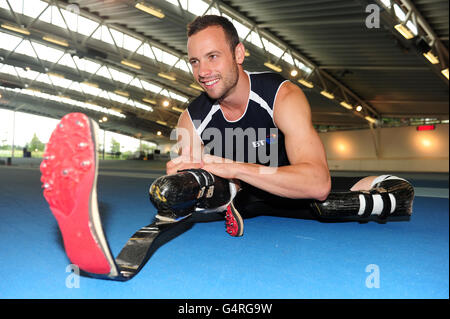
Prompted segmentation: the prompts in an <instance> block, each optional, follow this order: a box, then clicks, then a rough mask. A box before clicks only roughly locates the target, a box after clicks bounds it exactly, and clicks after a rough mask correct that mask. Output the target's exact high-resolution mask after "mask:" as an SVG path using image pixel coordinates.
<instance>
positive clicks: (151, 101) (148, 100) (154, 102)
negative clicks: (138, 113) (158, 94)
mask: <svg viewBox="0 0 450 319" xmlns="http://www.w3.org/2000/svg"><path fill="white" fill-rule="evenodd" d="M142 101H144V102H147V103H150V104H153V105H156V101H155V100H151V99H147V98H143V99H142Z"/></svg>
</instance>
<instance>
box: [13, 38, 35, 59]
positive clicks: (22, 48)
mask: <svg viewBox="0 0 450 319" xmlns="http://www.w3.org/2000/svg"><path fill="white" fill-rule="evenodd" d="M14 52H16V53H20V54H23V55H27V56H31V57H33V58H36V53H35V52H34V50H33V47H32V46H31V43H30V41H28V40H23V41H22V42H21V43H20V44H19V46H18V47H17V48H16V49H15V50H14Z"/></svg>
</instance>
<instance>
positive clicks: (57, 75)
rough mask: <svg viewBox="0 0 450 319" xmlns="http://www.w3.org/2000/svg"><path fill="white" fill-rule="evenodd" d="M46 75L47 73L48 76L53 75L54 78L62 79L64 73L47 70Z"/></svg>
mask: <svg viewBox="0 0 450 319" xmlns="http://www.w3.org/2000/svg"><path fill="white" fill-rule="evenodd" d="M47 75H48V76H53V77H55V78H60V79H64V75H62V74H59V73H53V72H48V73H47Z"/></svg>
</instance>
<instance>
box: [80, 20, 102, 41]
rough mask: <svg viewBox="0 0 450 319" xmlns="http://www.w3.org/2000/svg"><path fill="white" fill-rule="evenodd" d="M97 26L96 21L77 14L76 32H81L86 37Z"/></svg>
mask: <svg viewBox="0 0 450 319" xmlns="http://www.w3.org/2000/svg"><path fill="white" fill-rule="evenodd" d="M97 27H98V23H97V22H95V21H93V20H91V19H88V18H85V17H83V16H80V15H79V16H78V33H81V34H83V35H85V36H87V37H88V36H90V35H91V34H92V32H94V31H95V29H96V28H97Z"/></svg>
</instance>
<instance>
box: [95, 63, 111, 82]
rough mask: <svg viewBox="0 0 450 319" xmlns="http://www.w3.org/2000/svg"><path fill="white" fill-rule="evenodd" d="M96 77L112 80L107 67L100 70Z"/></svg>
mask: <svg viewBox="0 0 450 319" xmlns="http://www.w3.org/2000/svg"><path fill="white" fill-rule="evenodd" d="M96 75H98V76H102V77H104V78H107V79H110V80H111V79H112V78H111V74H109V71H108V68H107V67H106V66H102V67H101V68H100V69H98V71H97V73H96Z"/></svg>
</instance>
